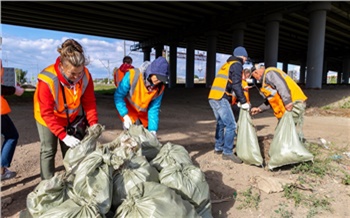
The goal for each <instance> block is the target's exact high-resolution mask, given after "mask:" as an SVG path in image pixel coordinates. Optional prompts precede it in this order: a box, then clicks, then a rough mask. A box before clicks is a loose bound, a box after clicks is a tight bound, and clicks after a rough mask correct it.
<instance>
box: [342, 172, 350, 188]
mask: <svg viewBox="0 0 350 218" xmlns="http://www.w3.org/2000/svg"><path fill="white" fill-rule="evenodd" d="M344 175H345V178H343V179H342V181H341V183H342V184H344V185H350V175H349V174H347V173H344Z"/></svg>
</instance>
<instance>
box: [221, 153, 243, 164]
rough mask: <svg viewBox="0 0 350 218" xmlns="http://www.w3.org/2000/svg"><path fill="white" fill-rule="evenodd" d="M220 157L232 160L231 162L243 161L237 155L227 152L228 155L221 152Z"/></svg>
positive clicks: (239, 162)
mask: <svg viewBox="0 0 350 218" xmlns="http://www.w3.org/2000/svg"><path fill="white" fill-rule="evenodd" d="M222 159H224V160H232V161H233V162H235V163H238V164H241V163H243V161H242V160H241V159H239V157H237V156H236V155H234V154H229V155H226V154H223V155H222Z"/></svg>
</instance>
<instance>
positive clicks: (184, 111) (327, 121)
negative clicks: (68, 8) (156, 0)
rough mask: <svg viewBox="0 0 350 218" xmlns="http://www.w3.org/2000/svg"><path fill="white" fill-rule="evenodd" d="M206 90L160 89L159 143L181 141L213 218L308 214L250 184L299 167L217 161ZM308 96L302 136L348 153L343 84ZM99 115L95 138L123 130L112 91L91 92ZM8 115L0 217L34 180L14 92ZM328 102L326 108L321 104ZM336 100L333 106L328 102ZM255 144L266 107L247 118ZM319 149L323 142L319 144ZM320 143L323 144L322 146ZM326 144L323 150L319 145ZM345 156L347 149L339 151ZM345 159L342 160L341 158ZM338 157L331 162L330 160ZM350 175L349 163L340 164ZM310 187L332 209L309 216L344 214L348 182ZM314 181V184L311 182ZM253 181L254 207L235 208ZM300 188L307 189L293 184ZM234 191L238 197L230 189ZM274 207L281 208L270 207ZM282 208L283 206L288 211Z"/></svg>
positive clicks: (24, 109) (349, 199) (264, 138)
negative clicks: (11, 152) (202, 181)
mask: <svg viewBox="0 0 350 218" xmlns="http://www.w3.org/2000/svg"><path fill="white" fill-rule="evenodd" d="M208 93H209V89H207V88H204V87H196V88H193V89H187V88H182V87H179V88H174V89H167V90H166V93H165V96H164V99H163V104H162V107H161V114H160V130H159V132H158V138H159V141H160V142H161V143H163V144H165V143H166V142H172V143H175V144H179V145H183V146H184V147H185V148H186V149H187V150H188V152H189V154H190V155H191V157H192V160H193V163H194V164H195V165H197V166H199V167H200V168H201V170H202V171H203V172H204V173H205V175H206V178H207V181H208V183H209V186H210V192H211V199H212V202H213V203H212V214H213V216H214V217H254V218H255V217H283V216H282V215H283V214H284V215H286V214H288V213H290V214H291V216H284V217H307V216H308V214H310V211H309V209H308V208H307V207H304V206H302V205H300V206H295V205H294V201H292V200H288V199H286V198H285V197H283V192H278V193H272V194H267V193H265V192H263V191H261V190H259V189H258V188H256V187H255V186H254V185H255V184H256V183H255V181H256V178H258V177H261V176H266V177H273V178H281V179H289V180H292V181H296V180H297V179H298V176H300V175H299V174H292V173H291V170H290V169H291V168H286V169H284V168H283V169H278V170H274V171H269V170H267V169H265V168H262V167H257V166H251V165H246V164H240V165H239V164H235V163H232V162H230V161H225V160H222V159H221V157H220V156H218V155H215V154H214V153H213V145H214V132H215V119H214V115H213V112H212V109H211V108H210V106H209V104H208V101H207V96H208ZM305 93H306V95H307V96H308V97H309V100H308V109H307V113H306V117H305V125H304V134H305V138H306V139H307V140H308V141H313V142H319V138H323V139H325V140H326V141H328V142H329V144H328V147H329V148H330V150H333V149H336V148H343V150H344V151H347V152H350V146H349V145H350V111H349V109H342V108H339V105H340V104H341V103H343V102H344V99H345V98H346V97H349V96H350V88H349V86H347V87H345V86H344V87H337V88H334V87H328V88H323V89H322V90H305ZM251 98H252V103H253V105H258V104H259V103H261V102H262V98H261V97H260V96H259V95H258V93H257V91H256V90H252V91H251ZM97 104H98V112H99V121H100V123H101V124H103V125H105V131H104V132H103V134H102V137H101V138H100V139H99V140H100V141H101V142H102V143H105V142H110V141H112V140H113V139H114V138H115V137H116V136H117V135H119V133H120V132H121V130H122V128H121V127H122V123H121V122H120V120H119V119H118V118H117V116H116V112H115V108H114V104H113V96H111V95H98V96H97ZM10 105H11V108H12V113H11V114H10V116H11V117H12V119H13V120H14V122H15V125H16V126H17V128H18V131H19V133H20V139H19V142H18V147H17V149H16V152H15V156H14V160H13V163H12V166H11V170H14V171H16V172H17V177H16V178H14V179H11V180H7V181H3V182H2V183H1V198H2V199H1V200H2V205H1V217H19V213H20V211H21V210H23V209H25V208H26V197H27V195H28V193H30V192H31V191H33V189H34V188H35V187H36V185H37V184H38V183H39V182H40V169H39V151H40V144H39V138H38V133H37V129H36V125H35V121H34V118H33V105H32V99H23V98H15V99H11V100H10ZM326 105H330V106H329V107H328V108H330V109H329V110H321V109H320V107H323V106H326ZM333 106H334V107H336V108H333V109H332V107H333ZM253 122H254V124H255V126H256V129H257V135H258V137H259V139H260V143H261V146H262V147H264V145H266V144H268V143H269V140H270V141H271V138H272V137H273V134H274V128H275V127H276V124H277V120H276V119H275V117H273V115H272V112H271V111H269V112H265V113H262V114H259V115H256V116H254V117H253ZM321 150H322V149H321ZM323 150H325V149H323ZM325 151H326V150H325ZM342 157H343V158H344V159H345V158H347V157H346V156H344V155H343V156H342ZM347 163H349V162H347ZM335 164H337V163H335ZM56 166H57V171H62V170H63V166H62V157H61V155H60V154H59V153H58V155H57V156H56ZM339 167H343V170H344V172H346V173H348V174H350V164H349V165H346V164H345V165H344V164H342V165H340V164H339ZM312 184H313V187H312V189H313V192H312V193H313V194H317V196H320V199H321V198H322V197H326V198H327V199H329V201H330V202H331V208H332V211H331V212H330V211H324V210H323V211H321V212H320V213H318V214H316V215H315V216H314V217H330V216H332V217H350V211H349V205H350V186H349V185H343V184H342V183H341V179H340V178H339V177H334V176H330V175H326V176H325V177H324V178H322V179H320V178H314V179H313V181H312ZM315 184H316V185H315ZM250 187H253V188H252V191H253V193H257V194H259V195H260V203H259V206H258V209H255V208H253V207H251V208H243V209H239V208H240V206H241V205H242V204H243V202H244V199H245V198H244V197H243V194H242V193H243V192H245V191H246V190H248V189H249V188H250ZM300 191H301V192H303V193H305V194H308V193H309V194H310V191H307V190H300ZM236 194H237V199H236V200H234V199H233V198H232V196H234V195H236ZM276 210H279V211H280V212H279V213H277V212H276ZM287 212H288V213H287Z"/></svg>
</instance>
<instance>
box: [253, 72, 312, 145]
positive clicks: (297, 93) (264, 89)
mask: <svg viewBox="0 0 350 218" xmlns="http://www.w3.org/2000/svg"><path fill="white" fill-rule="evenodd" d="M252 76H253V77H254V78H255V79H256V80H259V81H260V82H261V84H262V86H261V88H260V92H261V94H262V95H263V96H264V98H266V101H265V102H264V103H263V104H261V105H260V106H259V107H253V108H252V109H251V113H252V115H255V114H258V113H261V112H263V111H266V110H268V109H269V108H272V110H273V112H274V115H275V117H276V118H277V119H280V118H282V116H283V114H284V112H285V111H286V110H287V111H292V113H293V119H294V123H295V125H296V127H297V128H299V138H300V139H301V140H302V139H303V133H302V126H303V121H304V113H305V108H306V103H305V101H306V99H307V97H306V96H305V94H304V92H303V91H302V90H301V88H300V87H299V86H298V84H296V82H294V80H293V79H292V78H291V77H290V76H288V75H287V74H286V73H285V72H283V71H282V70H280V69H278V68H276V67H268V68H266V69H265V67H264V66H259V67H258V68H257V69H256V68H255V67H253V68H252Z"/></svg>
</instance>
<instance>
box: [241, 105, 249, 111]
mask: <svg viewBox="0 0 350 218" xmlns="http://www.w3.org/2000/svg"><path fill="white" fill-rule="evenodd" d="M241 108H242V109H243V110H248V111H249V109H250V105H249V104H248V103H244V104H242V105H241Z"/></svg>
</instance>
